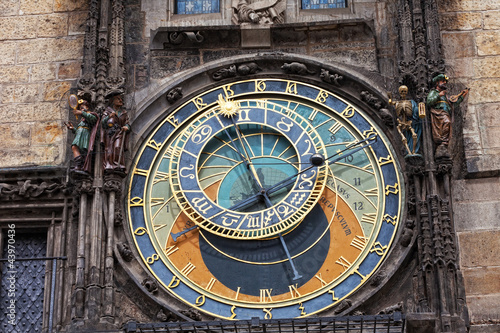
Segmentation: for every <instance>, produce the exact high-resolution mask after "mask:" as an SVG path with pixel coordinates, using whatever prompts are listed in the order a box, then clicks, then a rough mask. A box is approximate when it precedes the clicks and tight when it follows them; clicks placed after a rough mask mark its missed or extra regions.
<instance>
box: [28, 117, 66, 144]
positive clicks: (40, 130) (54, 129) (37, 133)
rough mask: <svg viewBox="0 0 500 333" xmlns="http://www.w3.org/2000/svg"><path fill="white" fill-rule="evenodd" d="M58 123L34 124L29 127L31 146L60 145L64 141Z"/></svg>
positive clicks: (60, 126)
mask: <svg viewBox="0 0 500 333" xmlns="http://www.w3.org/2000/svg"><path fill="white" fill-rule="evenodd" d="M63 134H64V132H63V128H62V125H61V124H60V122H55V121H51V122H43V123H42V122H34V123H33V125H32V126H31V144H33V145H39V144H43V145H48V144H60V143H61V142H62V141H63V139H64V135H63Z"/></svg>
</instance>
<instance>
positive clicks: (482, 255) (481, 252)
mask: <svg viewBox="0 0 500 333" xmlns="http://www.w3.org/2000/svg"><path fill="white" fill-rule="evenodd" d="M497 221H498V220H497ZM458 240H459V244H460V258H461V266H462V267H467V268H472V267H482V266H500V256H499V255H498V253H500V230H489V231H468V232H460V233H458Z"/></svg>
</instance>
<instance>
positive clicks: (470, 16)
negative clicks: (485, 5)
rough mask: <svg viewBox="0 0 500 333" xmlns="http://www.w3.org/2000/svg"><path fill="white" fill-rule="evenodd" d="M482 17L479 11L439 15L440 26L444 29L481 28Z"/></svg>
mask: <svg viewBox="0 0 500 333" xmlns="http://www.w3.org/2000/svg"><path fill="white" fill-rule="evenodd" d="M481 23H482V17H481V13H479V12H468V13H442V14H441V15H439V26H440V27H441V29H442V30H472V29H481Z"/></svg>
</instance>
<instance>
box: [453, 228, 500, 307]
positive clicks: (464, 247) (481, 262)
mask: <svg viewBox="0 0 500 333" xmlns="http://www.w3.org/2000/svg"><path fill="white" fill-rule="evenodd" d="M458 239H459V244H460V249H461V251H460V258H461V263H462V267H478V266H480V267H481V266H500V256H499V255H498V253H500V230H490V231H475V232H474V231H471V232H460V233H458ZM499 308H500V307H499Z"/></svg>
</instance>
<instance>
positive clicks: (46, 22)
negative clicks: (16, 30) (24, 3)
mask: <svg viewBox="0 0 500 333" xmlns="http://www.w3.org/2000/svg"><path fill="white" fill-rule="evenodd" d="M37 19H38V20H37V29H36V34H37V37H63V36H66V35H67V34H68V15H67V14H50V15H41V16H38V17H37Z"/></svg>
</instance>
